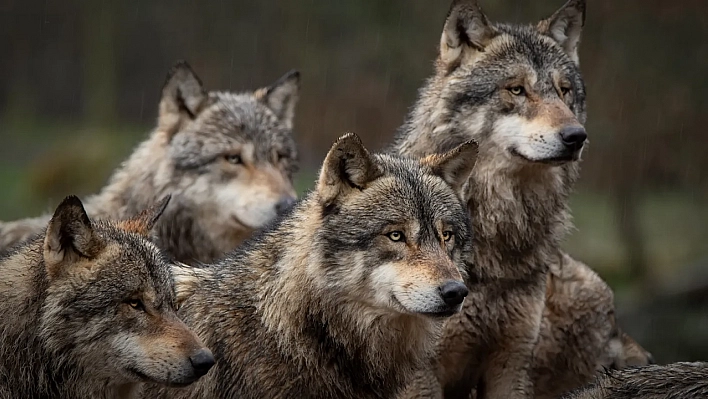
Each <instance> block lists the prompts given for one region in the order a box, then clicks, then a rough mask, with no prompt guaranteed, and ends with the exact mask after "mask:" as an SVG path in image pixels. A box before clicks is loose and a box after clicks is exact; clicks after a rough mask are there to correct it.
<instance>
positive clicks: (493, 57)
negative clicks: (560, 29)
mask: <svg viewBox="0 0 708 399" xmlns="http://www.w3.org/2000/svg"><path fill="white" fill-rule="evenodd" d="M496 28H497V29H498V30H499V31H500V32H501V35H499V36H498V37H497V38H496V39H495V40H493V41H492V43H490V45H489V46H488V47H487V48H486V49H485V53H486V54H485V55H484V57H483V61H484V62H485V63H488V64H494V65H496V66H498V67H502V68H514V67H515V66H519V65H520V64H522V65H526V66H528V67H531V68H533V70H534V71H536V72H539V75H543V77H548V76H547V75H548V73H547V72H548V71H550V70H553V69H561V68H564V67H566V66H569V65H571V64H572V60H571V59H570V58H569V57H568V56H567V54H566V53H565V52H564V51H563V50H562V49H561V48H560V46H558V45H557V44H556V42H554V41H553V39H551V38H550V37H547V36H545V35H542V34H541V33H539V32H538V31H537V30H536V29H535V28H534V27H532V26H525V25H509V24H497V25H496Z"/></svg>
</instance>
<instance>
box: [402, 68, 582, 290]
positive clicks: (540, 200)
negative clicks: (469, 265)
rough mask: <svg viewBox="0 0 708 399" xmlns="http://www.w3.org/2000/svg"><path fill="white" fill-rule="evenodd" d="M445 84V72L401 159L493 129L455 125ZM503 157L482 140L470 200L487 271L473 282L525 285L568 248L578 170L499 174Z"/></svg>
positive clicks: (423, 97) (480, 259) (478, 254)
mask: <svg viewBox="0 0 708 399" xmlns="http://www.w3.org/2000/svg"><path fill="white" fill-rule="evenodd" d="M444 85H445V82H444V79H443V78H440V71H438V73H437V74H436V75H435V76H433V77H432V78H430V79H429V80H428V81H427V83H426V85H425V86H424V87H423V88H422V89H421V90H420V95H419V99H418V101H417V102H416V104H415V106H414V107H413V109H412V110H411V113H410V115H409V117H408V118H407V120H406V122H405V123H404V125H403V126H401V128H400V130H399V132H398V135H397V141H396V142H395V143H394V146H395V149H396V150H397V151H398V152H399V153H401V154H403V155H407V156H414V157H422V156H425V155H428V154H430V153H434V152H441V151H446V150H449V149H450V148H453V147H454V146H456V145H459V144H461V143H462V142H464V141H466V140H470V139H472V138H474V137H483V136H484V135H485V134H488V131H487V129H489V128H490V124H489V123H486V122H485V121H484V120H481V118H480V120H479V121H475V122H474V125H473V126H465V127H464V128H463V127H460V126H457V125H456V124H454V123H452V122H451V113H452V112H454V111H453V110H452V109H451V108H450V107H449V106H447V105H445V104H441V102H443V103H444V102H445V101H446V100H445V99H444V98H442V97H441V95H440V93H442V90H443V87H444ZM469 132H474V133H473V135H474V137H473V136H472V135H470V133H469ZM498 156H504V154H500V153H498V152H496V153H495V151H494V150H492V149H490V148H486V146H485V143H484V139H482V140H481V142H480V149H479V158H478V159H477V163H476V166H475V168H474V170H473V172H472V176H471V178H470V182H469V184H468V187H467V189H466V193H465V196H464V198H465V199H466V200H467V204H468V209H469V211H470V215H471V216H472V225H473V231H474V241H475V246H474V251H475V263H477V264H478V265H479V266H480V267H475V268H473V269H474V270H472V271H471V277H473V278H474V277H477V278H482V279H485V278H502V279H512V280H515V279H523V280H525V279H527V278H529V277H531V275H533V274H537V273H545V272H546V270H547V265H548V261H549V258H550V257H553V256H557V252H558V247H559V245H560V241H561V240H562V238H563V237H564V236H565V234H566V233H567V231H568V230H569V229H571V228H572V223H571V220H570V214H569V212H568V206H567V203H568V195H569V193H570V190H571V188H572V185H573V183H574V181H575V179H576V178H577V165H576V163H571V164H566V165H564V166H549V165H540V164H539V165H537V164H529V165H524V166H520V167H518V168H513V169H512V168H499V167H498V165H497V164H496V162H497V160H496V159H495V158H496V157H498Z"/></svg>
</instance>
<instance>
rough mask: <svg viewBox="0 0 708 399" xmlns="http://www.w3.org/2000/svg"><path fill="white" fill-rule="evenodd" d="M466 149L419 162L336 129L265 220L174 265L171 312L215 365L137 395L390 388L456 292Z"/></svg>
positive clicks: (328, 394) (342, 394)
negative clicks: (234, 246)
mask: <svg viewBox="0 0 708 399" xmlns="http://www.w3.org/2000/svg"><path fill="white" fill-rule="evenodd" d="M475 154H476V146H475V145H474V144H472V143H468V144H462V145H461V146H460V147H457V148H455V149H453V150H451V151H450V152H447V153H445V154H436V155H431V156H430V157H427V158H425V159H423V160H421V161H418V160H412V159H403V158H400V157H395V156H391V155H381V154H371V153H369V152H368V151H367V150H366V148H365V147H364V146H363V144H362V143H361V141H360V140H359V138H358V137H357V136H356V135H354V134H353V133H349V134H347V135H344V136H342V137H340V138H339V139H338V140H337V141H336V142H335V143H334V144H333V146H332V148H331V149H330V151H329V152H328V154H327V156H326V158H325V161H324V164H323V166H322V168H321V170H320V173H319V178H318V181H317V183H316V187H315V188H314V190H313V191H312V192H311V193H310V194H309V195H308V196H307V197H306V198H305V199H304V200H302V201H301V202H299V203H298V204H297V205H295V207H294V208H293V209H292V210H291V212H290V213H289V214H288V215H287V216H286V217H283V218H282V219H281V220H280V221H278V222H277V223H276V224H275V225H274V226H272V228H271V229H270V230H267V231H264V232H261V233H260V234H257V235H256V236H255V237H254V238H253V239H252V240H249V241H247V242H246V243H245V244H243V245H242V246H241V247H239V249H238V250H237V251H236V252H234V253H232V254H230V255H228V256H227V257H226V258H225V259H224V260H222V261H220V262H217V263H216V264H214V265H213V266H211V267H203V268H193V267H186V268H176V270H178V271H177V272H175V275H176V284H177V292H178V296H179V298H181V302H180V303H181V307H180V311H179V315H180V316H181V317H182V318H183V319H184V320H185V322H186V323H187V325H189V326H191V327H192V328H193V329H194V331H196V332H197V334H198V335H199V336H200V337H202V338H203V339H204V340H205V342H206V344H207V345H209V346H210V347H211V348H212V349H213V350H214V355H215V357H216V359H217V364H216V366H214V370H213V371H212V372H210V373H209V375H207V376H205V377H204V378H203V379H202V380H200V381H198V382H197V383H196V385H195V384H193V385H191V386H190V387H187V388H184V389H180V390H174V389H162V388H159V389H152V390H150V391H148V392H147V393H146V394H145V397H150V398H153V397H164V398H167V397H170V398H344V399H346V398H392V397H394V395H396V393H397V392H398V391H399V389H400V388H402V387H403V386H404V385H405V384H406V381H407V380H408V378H409V377H410V376H411V375H412V373H413V372H414V371H415V370H416V369H417V368H418V367H420V366H421V364H422V363H424V362H426V359H427V358H429V357H430V356H431V355H432V354H433V350H434V347H435V342H436V341H437V338H438V337H439V333H440V330H441V329H442V327H443V322H444V320H445V319H446V318H447V317H449V316H451V315H452V314H454V313H456V312H458V311H459V309H460V307H461V306H462V303H463V301H464V299H465V296H466V295H467V293H468V290H467V288H466V287H465V285H464V283H463V271H464V270H465V269H466V266H465V263H466V262H467V261H468V260H467V259H466V258H465V254H468V253H470V248H469V246H470V245H471V242H472V240H471V238H470V234H471V231H470V222H469V219H468V216H467V214H466V212H465V210H464V208H463V205H462V203H461V202H460V199H459V197H458V196H457V194H456V187H457V189H459V186H460V185H461V184H462V183H464V181H466V176H467V175H468V174H469V171H470V169H471V167H472V165H473V164H474V159H475ZM156 390H157V391H158V392H155V391H156Z"/></svg>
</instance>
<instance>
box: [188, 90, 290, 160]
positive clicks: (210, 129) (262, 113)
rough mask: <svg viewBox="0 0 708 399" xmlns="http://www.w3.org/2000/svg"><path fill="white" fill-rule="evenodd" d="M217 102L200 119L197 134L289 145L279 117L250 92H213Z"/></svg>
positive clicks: (256, 142)
mask: <svg viewBox="0 0 708 399" xmlns="http://www.w3.org/2000/svg"><path fill="white" fill-rule="evenodd" d="M210 96H211V97H212V99H213V100H214V102H213V103H212V105H211V106H210V107H209V108H207V109H206V110H205V111H204V112H203V113H202V114H201V115H200V116H199V118H198V126H196V131H197V133H198V134H202V135H204V136H206V137H207V138H212V139H217V140H218V139H225V140H235V141H237V142H253V143H254V144H255V145H256V148H258V147H259V145H260V144H264V145H271V144H277V143H285V144H287V142H288V137H289V135H288V134H287V129H285V128H284V126H283V125H282V123H281V122H280V120H279V119H278V117H277V116H276V115H275V113H274V112H273V111H271V110H270V109H269V108H268V107H267V106H266V105H265V104H263V103H261V102H260V101H258V100H257V99H256V98H255V97H254V96H253V95H252V94H250V93H241V94H236V93H223V92H216V93H211V94H210Z"/></svg>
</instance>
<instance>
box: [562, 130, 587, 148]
mask: <svg viewBox="0 0 708 399" xmlns="http://www.w3.org/2000/svg"><path fill="white" fill-rule="evenodd" d="M559 134H560V137H561V141H562V142H563V144H564V145H565V146H566V147H568V148H569V149H571V150H576V151H577V150H579V149H581V148H583V144H584V143H585V140H586V139H587V138H588V134H587V133H586V132H585V129H584V128H583V127H582V126H569V127H564V128H563V129H561V131H560V133H559Z"/></svg>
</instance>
